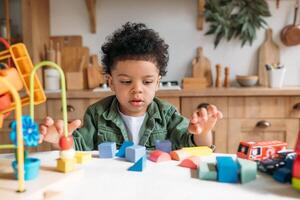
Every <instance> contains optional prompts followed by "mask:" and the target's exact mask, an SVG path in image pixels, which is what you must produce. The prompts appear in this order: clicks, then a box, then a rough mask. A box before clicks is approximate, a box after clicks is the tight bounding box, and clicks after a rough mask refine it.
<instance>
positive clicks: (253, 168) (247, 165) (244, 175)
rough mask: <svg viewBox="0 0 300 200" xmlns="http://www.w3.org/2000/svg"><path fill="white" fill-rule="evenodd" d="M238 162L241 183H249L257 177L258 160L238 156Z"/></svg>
mask: <svg viewBox="0 0 300 200" xmlns="http://www.w3.org/2000/svg"><path fill="white" fill-rule="evenodd" d="M237 162H238V165H239V168H240V177H241V183H248V182H250V181H253V180H255V179H256V174H257V164H256V162H254V161H251V160H246V159H241V158H237Z"/></svg>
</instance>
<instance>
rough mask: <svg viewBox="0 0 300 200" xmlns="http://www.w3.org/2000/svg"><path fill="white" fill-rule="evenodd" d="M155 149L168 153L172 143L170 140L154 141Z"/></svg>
mask: <svg viewBox="0 0 300 200" xmlns="http://www.w3.org/2000/svg"><path fill="white" fill-rule="evenodd" d="M155 149H157V150H161V151H163V152H166V153H170V151H171V150H172V143H171V141H170V140H161V141H160V140H158V141H156V142H155Z"/></svg>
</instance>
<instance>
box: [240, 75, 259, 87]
mask: <svg viewBox="0 0 300 200" xmlns="http://www.w3.org/2000/svg"><path fill="white" fill-rule="evenodd" d="M235 79H236V80H237V82H238V83H239V84H240V85H241V86H243V87H252V86H255V85H256V84H257V81H258V76H247V75H245V76H242V75H237V76H236V77H235Z"/></svg>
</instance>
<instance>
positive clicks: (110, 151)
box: [98, 142, 117, 158]
mask: <svg viewBox="0 0 300 200" xmlns="http://www.w3.org/2000/svg"><path fill="white" fill-rule="evenodd" d="M98 150H99V158H113V157H114V156H115V154H116V150H117V147H116V143H115V142H103V143H101V144H99V145H98Z"/></svg>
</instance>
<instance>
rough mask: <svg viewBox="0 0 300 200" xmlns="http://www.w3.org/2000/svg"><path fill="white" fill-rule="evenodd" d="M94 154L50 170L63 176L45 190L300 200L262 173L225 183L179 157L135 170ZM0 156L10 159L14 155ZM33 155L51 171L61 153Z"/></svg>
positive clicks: (77, 194) (151, 197) (101, 195)
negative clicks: (71, 167)
mask: <svg viewBox="0 0 300 200" xmlns="http://www.w3.org/2000/svg"><path fill="white" fill-rule="evenodd" d="M93 153H94V155H95V156H94V158H93V159H92V160H91V161H89V162H88V163H86V164H82V165H78V167H77V170H76V171H75V172H72V173H68V174H61V173H57V172H52V173H53V174H55V175H56V176H58V175H59V178H57V179H59V180H57V182H53V183H51V184H48V185H47V186H45V188H46V189H45V190H50V191H64V192H63V196H64V199H72V200H75V199H85V200H88V199H118V200H123V199H143V200H155V199H157V200H158V199H159V200H160V199H170V200H173V199H178V200H188V199H191V200H194V199H204V198H205V199H218V200H220V199H224V200H225V199H226V200H227V199H228V200H232V199H239V200H243V199H247V200H252V199H253V200H254V199H255V200H256V199H272V200H276V199H300V192H299V191H296V190H294V189H293V188H292V187H291V185H290V184H281V183H277V182H276V181H274V180H273V179H272V177H271V176H268V175H265V174H258V177H257V179H256V180H255V181H252V182H250V183H247V184H243V185H242V184H239V183H238V184H227V183H219V182H214V181H204V180H199V179H197V178H196V171H195V170H190V169H187V168H183V167H179V166H177V165H178V164H179V162H178V161H168V162H163V163H153V162H151V161H149V160H147V164H146V169H145V170H144V171H143V172H131V171H127V169H128V168H129V167H130V166H131V165H132V164H133V163H130V162H127V161H125V160H123V159H119V158H114V159H99V158H97V152H93ZM0 157H1V158H2V159H3V158H9V157H10V155H5V156H4V155H1V156H0ZM32 157H38V158H40V159H41V161H42V162H41V163H42V166H43V169H51V167H52V168H53V167H54V166H55V163H56V162H55V159H56V158H58V152H57V151H53V152H44V153H37V154H34V156H32ZM208 159H213V158H212V157H210V158H208ZM50 171H51V170H50ZM53 176H54V175H53ZM72 176H73V177H72ZM64 177H65V178H64ZM39 179H43V177H39V178H37V179H36V180H34V181H30V182H26V187H27V188H28V189H29V190H30V187H32V185H33V184H38V182H39V181H40V180H39ZM64 179H66V180H64ZM63 180H64V181H63ZM97 196H98V197H97ZM0 198H1V177H0ZM1 199H2V198H1Z"/></svg>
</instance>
